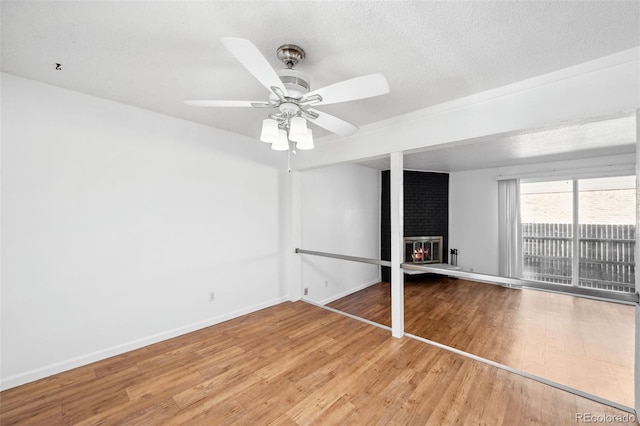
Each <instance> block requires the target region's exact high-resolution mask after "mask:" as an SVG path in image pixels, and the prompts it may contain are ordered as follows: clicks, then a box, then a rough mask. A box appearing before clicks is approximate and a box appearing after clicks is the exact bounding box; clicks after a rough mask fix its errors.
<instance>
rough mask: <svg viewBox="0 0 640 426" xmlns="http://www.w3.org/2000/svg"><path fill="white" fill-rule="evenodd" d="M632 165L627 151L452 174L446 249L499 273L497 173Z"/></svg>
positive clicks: (474, 266)
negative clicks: (455, 251) (624, 153)
mask: <svg viewBox="0 0 640 426" xmlns="http://www.w3.org/2000/svg"><path fill="white" fill-rule="evenodd" d="M634 164H635V154H629V155H616V156H607V157H599V158H590V159H583V160H570V161H562V162H553V163H539V164H529V165H521V166H512V167H500V168H493V169H482V170H471V171H465V172H455V173H451V174H450V175H449V248H452V249H458V265H460V266H461V267H462V269H464V270H467V271H470V270H473V271H474V272H478V273H484V274H492V275H498V181H497V180H496V178H497V177H498V176H514V177H515V176H528V177H533V176H536V175H538V176H545V175H547V176H554V175H556V176H558V179H561V177H559V176H562V178H568V177H571V175H575V177H581V176H578V175H583V174H584V173H589V171H590V170H591V171H593V172H595V171H601V170H603V171H604V172H605V173H606V170H607V169H609V168H610V169H615V170H621V169H624V168H626V169H628V170H631V173H633V168H634ZM576 173H577V174H578V175H576Z"/></svg>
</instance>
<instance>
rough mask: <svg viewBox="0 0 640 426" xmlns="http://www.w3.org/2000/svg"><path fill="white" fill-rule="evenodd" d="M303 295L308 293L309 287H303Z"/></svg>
mask: <svg viewBox="0 0 640 426" xmlns="http://www.w3.org/2000/svg"><path fill="white" fill-rule="evenodd" d="M304 295H305V296H308V295H309V287H305V288H304Z"/></svg>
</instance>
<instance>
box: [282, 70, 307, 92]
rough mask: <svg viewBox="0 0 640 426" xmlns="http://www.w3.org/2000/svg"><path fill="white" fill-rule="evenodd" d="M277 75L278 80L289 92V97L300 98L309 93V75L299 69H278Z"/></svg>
mask: <svg viewBox="0 0 640 426" xmlns="http://www.w3.org/2000/svg"><path fill="white" fill-rule="evenodd" d="M278 77H280V81H282V84H284V87H285V88H286V89H287V92H289V97H290V98H295V99H300V98H302V96H304V95H305V94H307V93H309V90H310V89H311V85H310V84H309V77H308V76H307V75H306V74H304V73H301V72H300V71H296V70H293V69H283V70H280V71H278Z"/></svg>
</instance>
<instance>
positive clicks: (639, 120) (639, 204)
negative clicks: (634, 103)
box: [633, 109, 640, 418]
mask: <svg viewBox="0 0 640 426" xmlns="http://www.w3.org/2000/svg"><path fill="white" fill-rule="evenodd" d="M639 138H640V109H636V251H635V258H636V259H639V258H638V256H639V255H640V235H639V233H638V231H637V230H639V229H640V191H639V190H638V188H639V185H640V149H638V139H639ZM635 272H636V294H640V289H639V288H638V286H640V268H638V265H636V267H635ZM635 314H636V315H635V323H636V333H635V353H634V357H635V359H634V391H635V398H634V407H633V408H634V409H635V412H636V418H638V417H639V416H640V304H638V303H636V308H635Z"/></svg>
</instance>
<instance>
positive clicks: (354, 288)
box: [317, 278, 380, 306]
mask: <svg viewBox="0 0 640 426" xmlns="http://www.w3.org/2000/svg"><path fill="white" fill-rule="evenodd" d="M379 282H380V279H379V278H378V279H376V280H374V281H371V282H368V283H365V284H361V285H359V286H357V287H353V288H350V289H349V290H347V291H343V292H342V293H338V294H336V295H334V296H331V297H328V298H326V299H324V300H321V301H319V302H317V303H318V304H319V305H323V306H324V305H326V304H327V303H331V302H333V301H335V300H338V299H342V298H343V297H346V296H348V295H350V294H353V293H355V292H358V291H360V290H364V289H365V288H367V287H371V286H372V285H375V284H378V283H379Z"/></svg>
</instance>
